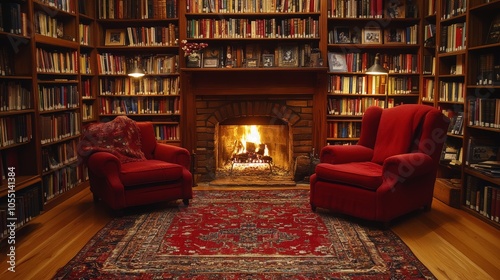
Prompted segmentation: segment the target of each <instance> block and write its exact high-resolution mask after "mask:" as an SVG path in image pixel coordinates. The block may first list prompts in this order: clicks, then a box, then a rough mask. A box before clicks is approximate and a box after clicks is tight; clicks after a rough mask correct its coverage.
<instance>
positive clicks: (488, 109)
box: [461, 0, 500, 228]
mask: <svg viewBox="0 0 500 280" xmlns="http://www.w3.org/2000/svg"><path fill="white" fill-rule="evenodd" d="M499 9H500V1H479V0H475V1H470V3H469V8H468V15H467V17H468V18H467V29H468V30H475V31H476V32H469V33H470V34H469V36H468V37H467V54H466V57H467V61H468V63H467V72H466V73H467V75H466V83H467V87H466V91H465V93H466V96H465V100H466V102H465V105H464V107H465V114H464V119H465V122H464V126H465V131H464V149H465V150H466V152H465V159H466V160H465V164H464V169H463V171H464V172H463V173H464V174H463V187H462V201H461V202H462V207H463V208H464V209H467V210H468V211H470V212H471V213H472V214H474V215H476V216H478V217H480V218H481V219H482V220H484V221H487V222H488V223H491V224H492V225H494V226H496V227H497V228H500V146H499V143H500V55H499V54H500V16H499V15H498V12H497V11H498V10H499Z"/></svg>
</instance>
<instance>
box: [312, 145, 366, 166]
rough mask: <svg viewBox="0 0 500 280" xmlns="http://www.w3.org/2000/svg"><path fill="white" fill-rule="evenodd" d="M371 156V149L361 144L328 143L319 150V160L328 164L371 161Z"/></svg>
mask: <svg viewBox="0 0 500 280" xmlns="http://www.w3.org/2000/svg"><path fill="white" fill-rule="evenodd" d="M372 157H373V150H372V149H370V148H367V147H365V146H362V145H352V146H348V145H346V146H344V145H330V146H325V147H323V148H322V149H321V152H320V162H322V163H330V164H339V163H347V162H361V161H371V159H372Z"/></svg>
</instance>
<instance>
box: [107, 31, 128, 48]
mask: <svg viewBox="0 0 500 280" xmlns="http://www.w3.org/2000/svg"><path fill="white" fill-rule="evenodd" d="M104 45H106V46H124V45H125V30H124V29H106V38H105V40H104Z"/></svg>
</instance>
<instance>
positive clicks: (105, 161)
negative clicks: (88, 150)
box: [87, 152, 122, 177]
mask: <svg viewBox="0 0 500 280" xmlns="http://www.w3.org/2000/svg"><path fill="white" fill-rule="evenodd" d="M121 165H122V164H121V163H120V160H119V159H118V158H117V157H116V156H115V155H113V154H111V153H107V152H95V153H93V154H92V155H90V156H89V158H88V161H87V166H88V168H89V169H91V170H92V173H94V174H95V175H97V176H99V177H108V176H109V175H110V174H117V175H118V174H119V173H120V169H121Z"/></svg>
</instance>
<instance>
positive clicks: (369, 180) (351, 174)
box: [316, 162, 383, 190]
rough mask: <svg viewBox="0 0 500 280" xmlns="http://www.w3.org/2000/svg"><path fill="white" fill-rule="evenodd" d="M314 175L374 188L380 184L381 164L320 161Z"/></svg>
mask: <svg viewBox="0 0 500 280" xmlns="http://www.w3.org/2000/svg"><path fill="white" fill-rule="evenodd" d="M316 176H317V177H318V178H321V179H322V180H326V181H330V182H337V183H343V184H348V185H352V186H357V187H362V188H365V189H370V190H376V189H377V188H378V187H380V185H382V180H383V178H382V165H380V164H377V163H373V162H351V163H343V164H328V163H320V164H318V165H317V166H316Z"/></svg>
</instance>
